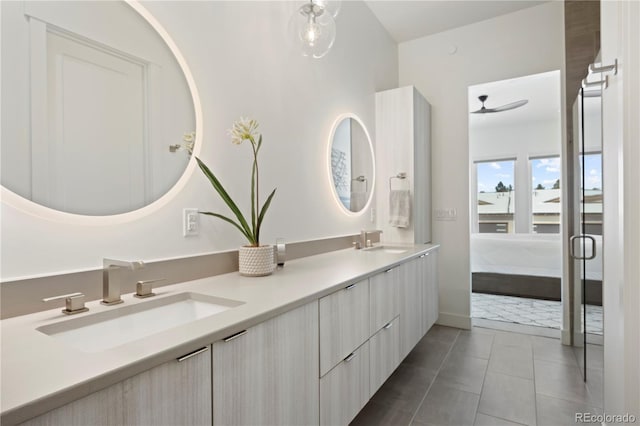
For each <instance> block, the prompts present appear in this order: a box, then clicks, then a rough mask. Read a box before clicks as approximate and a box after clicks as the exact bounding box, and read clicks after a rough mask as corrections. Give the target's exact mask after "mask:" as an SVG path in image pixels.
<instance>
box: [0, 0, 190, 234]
mask: <svg viewBox="0 0 640 426" xmlns="http://www.w3.org/2000/svg"><path fill="white" fill-rule="evenodd" d="M124 1H125V3H127V4H128V5H129V6H130V7H131V8H132V9H133V10H135V11H136V12H137V13H138V14H139V15H140V16H142V17H143V18H144V19H145V20H146V21H147V22H148V23H149V25H151V27H153V29H154V30H155V31H156V32H157V33H158V34H159V35H160V37H161V38H162V39H163V40H164V42H165V43H166V44H167V46H168V47H169V50H171V52H172V53H173V55H174V57H175V59H176V61H177V62H178V65H179V66H180V69H181V70H182V72H183V74H184V77H185V80H186V81H187V85H188V86H189V91H190V92H191V98H192V100H193V109H194V113H195V121H196V139H195V143H194V147H193V153H192V155H191V159H190V160H189V163H188V164H187V167H186V169H185V170H184V172H183V173H182V176H181V177H180V179H178V181H177V182H176V183H175V185H173V187H172V188H171V189H170V190H169V191H167V192H166V193H165V194H164V195H163V196H161V197H160V198H158V199H157V200H155V201H154V202H152V203H150V204H148V205H146V206H144V207H142V208H140V209H137V210H133V211H130V212H126V213H120V214H116V215H111V216H85V215H80V214H74V213H67V212H62V211H59V210H55V209H52V208H49V207H45V206H42V205H40V204H37V203H35V202H33V201H31V200H28V199H26V198H24V197H22V196H20V195H18V194H16V193H15V192H13V191H11V190H9V189H7V188H5V187H4V186H0V200H1V201H2V203H3V204H7V205H9V206H11V207H13V208H15V209H16V210H19V211H22V212H24V213H26V214H29V215H32V216H38V217H41V218H44V219H48V220H52V221H56V222H62V223H70V224H71V223H72V224H76V225H93V226H101V225H114V224H119V223H126V222H131V221H134V220H138V219H141V218H143V217H145V216H147V215H149V214H151V213H153V212H155V211H157V210H158V209H160V208H162V207H163V206H165V205H166V204H168V203H169V202H170V201H171V200H172V199H173V198H174V197H175V196H176V195H177V194H178V193H180V191H181V190H182V189H183V188H184V187H185V185H186V183H187V181H188V180H189V178H190V177H191V175H192V174H193V172H194V170H195V169H196V162H195V161H194V160H193V157H195V156H197V155H198V154H200V148H201V145H202V140H203V134H202V132H203V124H202V106H201V104H200V95H199V94H198V90H197V88H196V84H195V81H194V79H193V75H192V74H191V70H190V69H189V66H188V65H187V62H186V61H185V59H184V57H183V56H182V53H181V52H180V50H179V49H178V47H177V46H176V44H175V42H174V41H173V39H172V38H171V36H170V35H169V33H168V32H167V31H166V30H165V29H164V27H163V26H162V25H161V24H160V23H159V22H158V21H157V20H156V19H155V17H154V16H153V15H152V14H151V13H150V12H149V11H148V10H147V9H146V8H145V7H144V6H142V5H141V4H140V3H138V1H137V0H124Z"/></svg>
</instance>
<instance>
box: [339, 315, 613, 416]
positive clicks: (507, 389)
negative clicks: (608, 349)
mask: <svg viewBox="0 0 640 426" xmlns="http://www.w3.org/2000/svg"><path fill="white" fill-rule="evenodd" d="M589 358H590V364H592V365H593V366H594V368H593V369H590V370H589V373H588V377H590V379H589V383H588V384H586V385H585V383H584V382H583V380H582V375H581V373H580V368H579V363H578V360H577V358H576V356H575V355H574V351H573V350H572V349H571V348H569V347H566V346H562V345H561V344H560V341H559V340H557V339H551V338H546V337H538V336H530V335H525V334H518V333H510V332H504V331H498V330H490V329H485V328H479V327H474V328H473V329H472V330H459V329H456V328H449V327H443V326H438V325H436V326H434V327H433V328H432V329H431V330H430V331H429V332H428V333H427V335H426V336H425V337H424V338H423V339H422V340H421V341H420V342H419V343H418V345H417V346H416V347H415V348H414V349H413V351H412V352H411V353H410V354H409V355H407V357H406V358H405V359H404V361H403V362H402V363H401V364H400V366H399V367H398V369H397V370H396V371H395V372H394V373H393V375H391V377H390V378H389V379H388V380H387V381H386V383H385V384H384V385H383V386H382V387H381V388H380V390H378V392H377V393H376V394H375V395H374V396H373V397H372V398H371V400H370V401H369V403H368V404H367V405H366V406H365V407H364V408H363V409H362V411H361V412H360V414H358V416H357V417H356V418H355V419H354V420H353V422H352V423H351V424H352V425H354V426H359V425H366V426H374V425H393V426H401V425H420V426H426V425H443V426H444V425H455V426H466V425H469V426H471V425H478V426H488V425H491V426H501V425H520V424H522V425H539V426H546V425H549V426H562V425H573V426H575V424H576V423H575V419H574V417H575V413H577V412H589V413H594V414H601V408H600V407H602V391H601V389H602V368H603V363H602V347H601V346H593V347H592V346H591V345H590V346H589Z"/></svg>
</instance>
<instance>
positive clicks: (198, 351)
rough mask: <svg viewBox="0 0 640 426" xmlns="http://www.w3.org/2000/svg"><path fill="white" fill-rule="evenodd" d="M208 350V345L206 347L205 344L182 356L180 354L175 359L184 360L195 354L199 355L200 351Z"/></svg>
mask: <svg viewBox="0 0 640 426" xmlns="http://www.w3.org/2000/svg"><path fill="white" fill-rule="evenodd" d="M208 350H209V347H208V346H205V347H204V348H200V349H198V350H197V351H193V352H190V353H188V354H186V355H183V356H181V357H180V358H177V359H176V360H177V361H178V362H182V361H186V360H188V359H189V358H192V357H194V356H196V355H200V354H201V353H203V352H206V351H208Z"/></svg>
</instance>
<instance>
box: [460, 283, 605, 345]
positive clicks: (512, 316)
mask: <svg viewBox="0 0 640 426" xmlns="http://www.w3.org/2000/svg"><path fill="white" fill-rule="evenodd" d="M471 316H472V317H473V318H482V319H488V320H492V321H505V322H512V323H516V324H523V325H532V326H536V327H548V328H557V329H558V330H559V329H560V325H561V324H562V303H561V302H556V301H553V300H539V299H527V298H524V297H513V296H498V295H494V294H483V293H472V294H471ZM587 331H588V332H589V333H592V334H598V335H602V306H594V305H587Z"/></svg>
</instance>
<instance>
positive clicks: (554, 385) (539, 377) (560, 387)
mask: <svg viewBox="0 0 640 426" xmlns="http://www.w3.org/2000/svg"><path fill="white" fill-rule="evenodd" d="M534 368H535V380H536V392H537V393H538V394H543V395H546V396H551V397H554V398H560V399H565V400H567V401H574V402H579V403H583V404H587V405H593V404H594V402H596V401H595V400H594V399H593V398H592V397H591V395H590V393H589V391H588V390H587V385H586V384H585V383H584V380H583V378H582V374H581V372H580V369H579V368H578V367H572V366H568V365H563V364H558V363H555V362H549V361H542V360H539V359H536V360H534Z"/></svg>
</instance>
